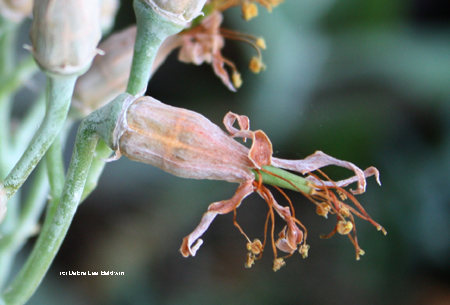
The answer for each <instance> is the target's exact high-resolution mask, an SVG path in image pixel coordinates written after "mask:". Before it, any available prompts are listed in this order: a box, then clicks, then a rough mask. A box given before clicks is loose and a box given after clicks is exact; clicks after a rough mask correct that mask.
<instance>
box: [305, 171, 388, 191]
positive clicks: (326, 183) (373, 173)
mask: <svg viewBox="0 0 450 305" xmlns="http://www.w3.org/2000/svg"><path fill="white" fill-rule="evenodd" d="M371 176H375V179H376V181H377V183H378V184H379V185H381V181H380V173H379V172H378V169H376V168H375V167H373V166H371V167H369V168H367V169H366V170H365V171H364V177H365V178H368V177H371ZM306 179H308V180H309V181H311V182H313V183H315V184H317V185H324V186H328V187H333V186H338V187H346V186H347V185H349V184H352V183H354V182H356V181H358V177H357V176H353V177H350V178H348V179H344V180H339V181H336V182H334V181H319V180H318V179H316V178H315V177H313V176H308V177H307V178H306Z"/></svg>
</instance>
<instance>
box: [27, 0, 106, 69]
mask: <svg viewBox="0 0 450 305" xmlns="http://www.w3.org/2000/svg"><path fill="white" fill-rule="evenodd" d="M30 38H31V43H32V47H31V52H32V53H33V56H34V58H35V60H36V62H37V63H38V64H39V65H40V67H41V68H42V69H43V70H44V71H46V72H50V73H54V74H62V75H77V74H82V73H84V72H85V71H86V70H87V69H88V68H89V66H90V65H91V62H92V59H93V58H94V56H95V55H96V54H97V49H96V48H97V45H98V42H99V41H100V38H101V29H100V2H99V1H92V0H39V1H36V2H35V5H34V8H33V23H32V26H31V32H30Z"/></svg>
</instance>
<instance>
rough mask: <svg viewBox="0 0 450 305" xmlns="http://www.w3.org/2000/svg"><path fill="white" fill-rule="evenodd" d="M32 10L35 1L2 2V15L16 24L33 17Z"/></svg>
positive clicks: (7, 0) (4, 0)
mask: <svg viewBox="0 0 450 305" xmlns="http://www.w3.org/2000/svg"><path fill="white" fill-rule="evenodd" d="M32 8H33V0H0V14H1V15H2V16H3V17H5V18H6V19H8V20H11V21H13V22H16V23H20V22H21V21H22V20H23V19H24V18H26V17H28V16H31V10H32Z"/></svg>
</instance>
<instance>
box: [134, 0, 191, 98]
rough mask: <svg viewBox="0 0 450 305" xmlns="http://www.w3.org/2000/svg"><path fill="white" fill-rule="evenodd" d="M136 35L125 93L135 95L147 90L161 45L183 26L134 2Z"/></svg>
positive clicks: (135, 0)
mask: <svg viewBox="0 0 450 305" xmlns="http://www.w3.org/2000/svg"><path fill="white" fill-rule="evenodd" d="M134 11H135V13H136V23H137V33H136V43H135V45H134V54H133V63H132V65H131V72H130V78H129V80H128V87H127V92H128V93H130V94H131V95H137V94H138V93H140V92H142V91H143V90H145V88H147V84H148V81H149V79H150V75H151V71H152V66H153V61H154V59H155V56H156V52H157V51H158V49H159V47H160V45H161V43H162V42H163V41H164V40H165V39H166V38H167V37H169V36H171V35H173V34H176V33H178V32H180V31H181V30H182V29H183V26H182V25H180V24H176V23H174V22H171V21H169V20H167V19H166V18H164V17H162V16H160V15H158V14H157V13H155V12H154V11H153V9H152V8H151V7H150V6H149V5H148V4H144V3H143V2H142V1H141V0H134Z"/></svg>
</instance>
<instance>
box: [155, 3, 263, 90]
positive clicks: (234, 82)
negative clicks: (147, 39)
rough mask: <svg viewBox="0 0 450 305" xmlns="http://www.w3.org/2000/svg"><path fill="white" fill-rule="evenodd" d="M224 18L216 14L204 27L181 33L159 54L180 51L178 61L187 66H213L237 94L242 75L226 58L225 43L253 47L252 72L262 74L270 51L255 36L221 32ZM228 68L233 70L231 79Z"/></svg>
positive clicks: (215, 71) (217, 12)
mask: <svg viewBox="0 0 450 305" xmlns="http://www.w3.org/2000/svg"><path fill="white" fill-rule="evenodd" d="M222 21H223V15H222V14H221V13H220V11H218V10H215V11H213V12H212V13H210V14H209V15H208V16H207V17H205V18H203V19H202V21H201V23H200V24H198V25H196V26H193V27H191V28H189V29H186V30H184V31H182V32H181V33H179V34H177V35H174V36H172V37H169V38H168V39H166V40H165V41H164V42H163V44H162V45H161V48H160V51H158V53H165V54H168V53H170V52H171V51H172V50H174V49H176V48H180V47H181V48H180V52H179V54H178V59H179V60H180V61H182V62H185V63H192V64H195V65H201V64H203V63H208V64H211V65H212V67H213V70H214V73H215V74H216V75H217V76H218V77H219V78H220V79H221V80H222V82H223V83H224V84H225V85H226V86H227V87H228V89H230V90H231V91H236V88H239V87H240V86H241V84H242V80H241V78H240V73H239V71H238V70H237V68H236V65H235V64H234V63H233V62H232V61H231V60H229V59H228V58H225V57H224V56H223V55H222V49H223V47H224V46H225V39H231V40H238V41H243V42H246V43H248V44H250V45H251V46H252V47H253V48H254V49H255V50H256V52H257V56H255V57H254V58H253V59H252V61H251V62H250V66H249V68H250V70H251V71H253V72H254V73H259V72H260V71H261V70H263V69H262V68H261V67H263V66H264V64H263V63H262V55H261V50H262V49H265V48H266V44H265V42H264V39H262V38H257V37H254V36H251V35H244V34H240V33H237V32H234V31H230V30H226V29H223V28H221V27H220V26H221V24H222ZM255 62H256V63H257V64H259V66H260V69H254V68H253V67H254V66H255ZM226 67H228V68H229V69H230V70H231V78H230V75H229V72H228V71H227V69H226Z"/></svg>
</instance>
